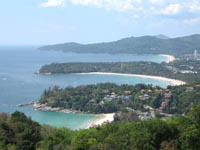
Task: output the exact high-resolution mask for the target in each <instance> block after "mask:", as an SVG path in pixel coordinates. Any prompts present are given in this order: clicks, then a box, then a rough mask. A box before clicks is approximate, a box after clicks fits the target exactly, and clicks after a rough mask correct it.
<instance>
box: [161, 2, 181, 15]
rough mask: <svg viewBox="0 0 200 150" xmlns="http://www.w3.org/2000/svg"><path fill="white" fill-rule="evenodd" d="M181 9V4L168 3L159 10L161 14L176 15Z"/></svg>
mask: <svg viewBox="0 0 200 150" xmlns="http://www.w3.org/2000/svg"><path fill="white" fill-rule="evenodd" d="M181 11H182V6H181V5H180V4H178V3H176V4H169V5H168V6H167V7H165V8H164V9H161V10H160V11H159V12H160V14H163V15H176V14H178V13H180V12H181Z"/></svg>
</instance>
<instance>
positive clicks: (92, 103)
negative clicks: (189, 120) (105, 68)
mask: <svg viewBox="0 0 200 150" xmlns="http://www.w3.org/2000/svg"><path fill="white" fill-rule="evenodd" d="M39 102H40V104H45V106H50V107H52V108H62V109H71V110H76V111H81V112H86V113H112V112H119V111H124V110H142V111H148V108H145V106H147V105H148V106H151V107H153V109H155V110H156V111H157V112H158V113H159V112H161V113H169V114H183V113H187V112H188V111H189V110H190V109H191V107H193V106H195V105H196V104H197V103H199V102H200V87H199V85H193V86H188V85H184V86H175V87H171V86H168V88H166V89H165V88H160V87H157V86H152V85H143V84H138V85H135V86H133V85H116V84H112V83H104V84H96V85H86V86H78V87H67V88H65V89H61V88H58V87H54V88H49V89H48V90H45V91H44V93H43V94H42V96H41V98H40V100H39Z"/></svg>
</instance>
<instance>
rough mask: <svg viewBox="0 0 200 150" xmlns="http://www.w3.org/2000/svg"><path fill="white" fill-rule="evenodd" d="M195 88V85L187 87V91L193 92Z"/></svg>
mask: <svg viewBox="0 0 200 150" xmlns="http://www.w3.org/2000/svg"><path fill="white" fill-rule="evenodd" d="M193 90H194V87H186V88H185V91H186V92H192V91H193Z"/></svg>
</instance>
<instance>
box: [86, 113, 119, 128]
mask: <svg viewBox="0 0 200 150" xmlns="http://www.w3.org/2000/svg"><path fill="white" fill-rule="evenodd" d="M114 115H115V113H109V114H98V118H97V119H96V120H94V121H91V122H89V123H88V126H87V128H90V127H94V126H99V125H103V124H104V123H108V122H112V121H113V120H114Z"/></svg>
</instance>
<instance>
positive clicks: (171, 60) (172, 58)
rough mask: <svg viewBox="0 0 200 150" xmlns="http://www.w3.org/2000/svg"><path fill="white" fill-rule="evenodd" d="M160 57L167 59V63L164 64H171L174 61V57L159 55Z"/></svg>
mask: <svg viewBox="0 0 200 150" xmlns="http://www.w3.org/2000/svg"><path fill="white" fill-rule="evenodd" d="M160 56H164V57H167V61H166V63H170V62H173V61H174V60H175V57H174V56H172V55H165V54H160Z"/></svg>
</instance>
